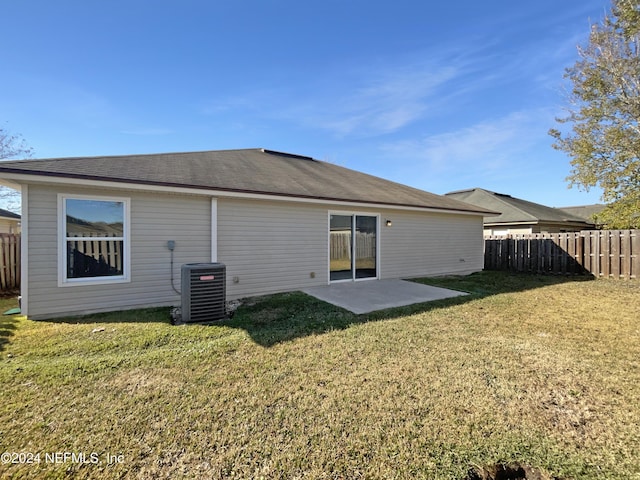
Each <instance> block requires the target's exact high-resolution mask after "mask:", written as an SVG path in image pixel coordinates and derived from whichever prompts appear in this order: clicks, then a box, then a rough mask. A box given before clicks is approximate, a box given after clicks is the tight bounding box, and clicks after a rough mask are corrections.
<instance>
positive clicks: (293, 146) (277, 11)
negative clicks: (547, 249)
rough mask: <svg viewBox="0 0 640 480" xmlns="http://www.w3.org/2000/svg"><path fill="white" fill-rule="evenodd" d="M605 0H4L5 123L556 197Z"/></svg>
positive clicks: (56, 153) (429, 183)
mask: <svg viewBox="0 0 640 480" xmlns="http://www.w3.org/2000/svg"><path fill="white" fill-rule="evenodd" d="M609 6H610V2H609V1H608V0H562V1H557V0H537V1H535V2H514V1H513V0H508V1H506V0H495V1H491V0H490V1H487V2H478V1H469V0H460V1H457V2H438V3H436V2H426V1H424V0H415V1H414V0H393V1H376V0H367V1H361V0H339V1H338V0H323V1H322V2H316V1H300V0H295V1H294V0H262V1H259V0H233V1H218V0H212V1H204V0H198V1H195V0H181V1H179V2H178V1H175V0H174V1H167V0H155V1H151V0H148V1H142V0H127V1H121V0H112V1H109V2H93V1H86V0H60V1H55V2H52V1H50V0H41V1H36V0H20V1H5V2H3V5H2V15H0V44H1V45H3V49H2V50H3V55H2V65H3V67H2V75H0V122H2V125H3V126H4V127H5V128H7V129H8V130H10V131H11V132H12V133H20V134H21V135H22V136H23V137H24V138H25V140H26V141H27V142H28V144H29V145H30V146H32V147H33V149H34V157H36V158H47V157H63V156H91V155H110V154H113V155H117V154H118V155H119V154H129V153H155V152H171V151H197V150H219V149H233V148H254V147H255V148H259V147H264V148H269V149H273V150H281V151H285V152H292V153H299V154H302V155H307V156H312V157H314V158H317V159H319V160H326V161H330V162H333V163H336V164H339V165H343V166H346V167H348V168H353V169H356V170H361V171H364V172H367V173H370V174H373V175H377V176H381V177H384V178H388V179H390V180H394V181H397V182H401V183H405V184H408V185H411V186H414V187H417V188H421V189H424V190H427V191H431V192H434V193H440V194H442V193H445V192H448V191H452V190H458V189H464V188H472V187H482V188H486V189H489V190H495V191H498V192H501V193H507V194H511V195H514V196H518V197H521V198H525V199H527V200H531V201H535V202H539V203H544V204H547V205H550V206H569V205H580V204H589V203H596V202H598V200H599V197H600V191H598V190H591V191H590V192H588V193H587V192H584V191H581V190H578V189H577V188H573V189H568V188H567V187H568V184H567V182H566V181H565V177H566V176H567V175H568V174H569V171H570V165H569V160H570V159H569V158H568V157H567V156H566V155H565V154H563V153H561V152H557V151H555V150H553V149H552V148H551V143H552V139H551V137H549V136H548V134H547V131H548V130H549V128H551V127H554V126H556V125H555V122H554V118H555V117H557V116H561V115H563V107H564V104H565V103H564V102H565V100H564V96H563V95H564V94H563V89H564V88H566V87H567V85H566V83H564V80H563V78H562V77H563V73H564V69H565V68H566V67H568V66H571V65H572V64H573V63H574V62H575V61H576V59H577V54H576V46H577V45H578V44H581V43H585V42H586V40H587V35H588V31H589V25H590V22H591V23H593V22H597V21H599V20H600V19H601V17H602V16H603V14H604V12H605V10H606V9H607V8H608V7H609Z"/></svg>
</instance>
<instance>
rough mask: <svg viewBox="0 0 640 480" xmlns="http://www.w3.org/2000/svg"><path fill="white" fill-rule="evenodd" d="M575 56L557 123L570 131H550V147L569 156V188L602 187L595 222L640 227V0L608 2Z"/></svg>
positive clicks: (568, 70) (619, 226) (567, 71)
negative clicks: (602, 206)
mask: <svg viewBox="0 0 640 480" xmlns="http://www.w3.org/2000/svg"><path fill="white" fill-rule="evenodd" d="M578 56H579V59H578V61H577V62H576V63H575V65H573V66H572V67H570V68H567V69H566V73H565V78H567V79H569V80H570V81H571V82H572V84H573V89H572V90H571V92H570V93H569V95H568V100H569V105H568V115H567V116H566V117H564V118H558V119H556V120H557V122H559V123H560V124H570V125H571V127H572V128H571V131H570V132H568V133H567V132H561V131H560V130H558V129H551V130H550V131H549V133H550V135H551V136H552V137H554V138H555V142H554V144H553V147H554V148H556V149H558V150H562V151H564V152H566V153H567V154H568V155H569V156H570V157H571V165H572V167H573V168H572V171H571V174H570V176H569V177H568V178H567V180H568V181H569V182H570V185H571V186H578V187H582V188H585V189H587V190H588V189H589V188H590V187H595V186H598V187H600V188H602V190H603V200H604V201H605V202H606V203H607V207H606V208H605V210H603V212H602V213H601V214H600V215H599V216H598V221H600V222H601V223H603V224H604V225H605V226H606V227H607V228H640V0H612V7H611V11H610V12H609V13H608V14H607V15H606V16H605V17H604V19H603V20H602V22H601V23H600V24H595V25H593V26H592V27H591V33H590V36H589V42H588V44H587V45H586V46H584V47H578Z"/></svg>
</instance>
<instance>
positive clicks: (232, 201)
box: [0, 149, 490, 318]
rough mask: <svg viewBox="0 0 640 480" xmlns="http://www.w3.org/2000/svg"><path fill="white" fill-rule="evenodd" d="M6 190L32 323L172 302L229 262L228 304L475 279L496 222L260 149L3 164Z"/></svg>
mask: <svg viewBox="0 0 640 480" xmlns="http://www.w3.org/2000/svg"><path fill="white" fill-rule="evenodd" d="M0 178H1V179H3V181H4V182H5V183H8V184H10V185H12V186H14V187H15V186H17V187H19V188H21V189H22V195H23V230H24V233H23V236H22V247H23V248H22V254H23V260H25V261H23V269H22V282H23V285H22V290H23V291H22V296H23V299H22V306H23V310H24V311H25V312H26V313H27V314H28V315H29V316H30V317H32V318H48V317H54V316H62V315H69V314H80V313H87V312H94V311H106V310H118V309H127V308H142V307H147V306H160V305H176V304H179V303H180V295H179V293H178V292H177V288H176V285H178V286H179V275H180V265H182V264H185V263H199V262H222V263H224V264H225V265H226V267H227V271H226V272H227V285H226V290H227V298H228V299H233V298H241V297H246V296H253V295H262V294H269V293H276V292H284V291H291V290H298V289H300V288H305V287H310V286H317V285H326V284H329V283H331V282H335V281H345V280H346V281H360V280H363V279H373V280H375V279H384V278H408V277H418V276H428V275H443V274H466V273H471V272H474V271H478V270H481V269H482V267H483V252H482V241H481V238H482V216H483V215H485V214H489V213H490V212H489V211H487V210H486V209H483V208H481V207H477V206H473V205H470V204H467V203H463V202H459V201H457V200H455V199H453V198H448V197H444V196H440V195H435V194H432V193H428V192H424V191H422V190H418V189H415V188H412V187H408V186H406V185H401V184H398V183H395V182H391V181H388V180H385V179H382V178H378V177H374V176H371V175H367V174H364V173H361V172H357V171H354V170H350V169H347V168H344V167H340V166H338V165H333V164H330V163H326V162H321V161H318V160H314V159H312V158H309V157H302V156H298V155H291V154H284V153H279V152H273V151H270V150H264V149H250V150H226V151H212V152H192V153H169V154H153V155H131V156H117V157H89V158H61V159H44V160H27V161H10V162H2V164H0ZM332 239H335V240H332ZM169 245H172V250H170V249H169ZM345 245H346V247H345ZM173 247H175V248H173ZM172 265H173V268H172Z"/></svg>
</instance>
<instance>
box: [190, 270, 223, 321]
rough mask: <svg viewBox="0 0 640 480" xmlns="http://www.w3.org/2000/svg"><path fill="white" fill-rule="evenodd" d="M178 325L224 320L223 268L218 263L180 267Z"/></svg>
mask: <svg viewBox="0 0 640 480" xmlns="http://www.w3.org/2000/svg"><path fill="white" fill-rule="evenodd" d="M181 273H182V319H181V320H182V322H184V323H195V322H210V321H213V320H222V319H223V318H226V317H227V309H226V284H227V282H226V266H225V265H224V264H222V263H187V264H184V265H182V268H181Z"/></svg>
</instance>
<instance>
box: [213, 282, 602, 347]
mask: <svg viewBox="0 0 640 480" xmlns="http://www.w3.org/2000/svg"><path fill="white" fill-rule="evenodd" d="M589 280H593V277H589V276H575V277H564V276H562V277H561V276H548V275H529V274H517V273H507V272H479V273H475V274H472V275H469V276H464V277H440V278H425V279H418V280H415V281H416V282H418V283H423V284H427V285H434V286H438V287H443V288H449V289H452V290H458V291H464V292H467V293H469V295H466V296H461V297H454V298H449V299H444V300H436V301H431V302H426V303H417V304H413V305H407V306H404V307H395V308H390V309H387V310H380V311H376V312H371V313H366V314H362V315H356V314H354V313H351V312H349V311H347V310H345V309H343V308H340V307H337V306H334V305H331V304H329V303H326V302H324V301H322V300H318V299H316V298H315V297H311V296H309V295H306V294H304V293H301V292H292V293H285V294H278V295H271V296H268V297H259V298H253V299H247V301H246V303H245V304H244V305H242V306H241V307H240V308H239V309H238V310H237V312H236V314H235V316H234V317H233V318H232V319H230V320H225V321H223V322H220V323H219V324H224V325H226V326H229V327H233V328H241V329H243V330H245V331H246V332H247V333H248V334H249V335H250V336H251V338H252V339H253V340H254V341H255V342H256V343H258V344H260V345H262V346H265V347H271V346H273V345H276V344H278V343H281V342H285V341H289V340H293V339H295V338H298V337H304V336H309V335H317V334H322V333H324V332H328V331H332V330H342V329H345V328H348V327H349V326H352V325H355V324H361V323H366V322H371V321H379V320H387V319H394V318H399V317H405V316H408V315H413V314H417V313H423V312H428V311H431V310H436V309H439V308H445V307H451V306H455V305H462V304H465V303H468V302H472V301H474V300H477V299H480V298H484V297H488V296H492V295H498V294H501V293H512V292H520V291H526V290H531V289H535V288H541V287H546V286H550V285H559V284H563V283H568V282H583V281H589Z"/></svg>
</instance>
